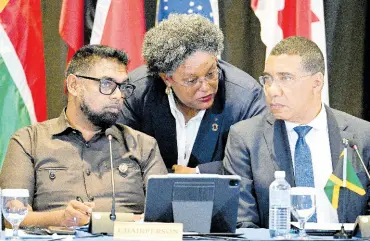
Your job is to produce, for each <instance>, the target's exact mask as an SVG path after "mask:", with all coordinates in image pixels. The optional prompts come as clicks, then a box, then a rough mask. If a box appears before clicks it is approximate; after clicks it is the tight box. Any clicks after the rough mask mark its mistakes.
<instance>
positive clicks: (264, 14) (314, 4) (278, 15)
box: [251, 0, 329, 104]
mask: <svg viewBox="0 0 370 241" xmlns="http://www.w3.org/2000/svg"><path fill="white" fill-rule="evenodd" d="M251 7H252V9H253V10H254V13H255V14H256V16H257V17H258V19H259V21H260V24H261V39H262V42H263V43H264V44H265V45H266V56H268V55H269V54H270V52H271V49H272V48H273V47H274V46H275V45H276V44H277V43H278V42H280V41H281V40H282V39H285V38H288V37H290V36H302V37H306V38H308V39H310V40H312V41H314V42H315V43H316V44H317V45H318V46H319V48H320V49H321V51H322V53H323V55H324V58H325V84H324V88H323V91H322V101H323V102H324V103H326V104H329V89H328V77H327V76H328V75H327V64H326V63H327V56H326V40H325V23H324V5H323V0H273V1H271V0H252V1H251Z"/></svg>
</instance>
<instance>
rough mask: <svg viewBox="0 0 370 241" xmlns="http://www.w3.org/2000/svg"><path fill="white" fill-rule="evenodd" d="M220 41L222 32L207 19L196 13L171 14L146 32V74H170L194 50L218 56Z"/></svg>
mask: <svg viewBox="0 0 370 241" xmlns="http://www.w3.org/2000/svg"><path fill="white" fill-rule="evenodd" d="M223 40H224V36H223V34H222V31H221V30H220V29H219V28H218V27H217V26H216V25H215V24H213V23H212V22H211V21H209V20H208V19H207V18H205V17H203V16H201V15H198V14H171V15H170V16H169V18H168V19H167V20H164V21H162V22H161V23H159V24H158V25H157V26H156V27H154V28H152V29H150V30H149V31H148V32H147V33H146V35H145V38H144V44H143V56H144V59H145V61H146V62H147V66H148V70H149V73H150V74H152V75H156V74H158V73H165V74H169V75H171V74H172V73H173V72H174V71H175V70H176V69H177V68H178V67H179V66H180V65H181V64H182V63H183V62H184V61H185V59H186V58H187V57H189V56H190V55H192V54H194V53H195V52H197V51H203V52H207V53H210V54H214V55H219V54H221V52H222V50H223V48H224V45H223Z"/></svg>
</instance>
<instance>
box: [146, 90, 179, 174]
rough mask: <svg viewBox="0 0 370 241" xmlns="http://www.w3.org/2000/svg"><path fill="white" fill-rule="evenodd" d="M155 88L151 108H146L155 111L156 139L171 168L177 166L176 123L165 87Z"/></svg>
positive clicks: (152, 119) (153, 121) (154, 127)
mask: <svg viewBox="0 0 370 241" xmlns="http://www.w3.org/2000/svg"><path fill="white" fill-rule="evenodd" d="M163 85H164V84H163ZM155 86H156V87H155V90H154V91H152V93H153V96H152V101H151V102H150V103H151V106H150V105H148V106H147V107H146V108H149V109H152V110H155V111H151V115H152V118H151V121H152V125H153V131H154V133H155V134H154V138H155V139H156V140H157V142H158V145H159V146H160V147H161V150H160V151H161V154H162V157H163V160H164V162H165V164H166V166H167V168H171V167H172V166H173V165H175V164H177V139H176V122H175V118H174V117H173V116H172V114H171V110H170V104H169V102H168V97H167V95H166V94H164V89H165V87H163V86H162V87H163V88H160V87H161V84H159V83H158V84H157V85H155Z"/></svg>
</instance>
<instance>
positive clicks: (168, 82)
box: [159, 73, 173, 87]
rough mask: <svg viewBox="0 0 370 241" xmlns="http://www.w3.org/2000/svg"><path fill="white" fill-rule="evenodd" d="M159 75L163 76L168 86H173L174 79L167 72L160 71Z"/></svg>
mask: <svg viewBox="0 0 370 241" xmlns="http://www.w3.org/2000/svg"><path fill="white" fill-rule="evenodd" d="M159 77H161V79H162V80H163V81H164V83H165V84H166V85H167V86H168V87H171V85H172V81H173V80H172V79H171V78H170V77H168V75H166V74H165V73H159Z"/></svg>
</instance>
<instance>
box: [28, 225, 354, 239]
mask: <svg viewBox="0 0 370 241" xmlns="http://www.w3.org/2000/svg"><path fill="white" fill-rule="evenodd" d="M236 232H237V233H242V235H241V236H239V237H222V236H221V237H216V236H206V237H205V236H196V235H194V236H186V237H184V238H183V240H196V241H207V240H216V241H218V240H229V241H238V240H274V239H272V238H270V235H269V230H268V229H252V228H242V229H237V231H236ZM25 238H27V239H30V238H31V237H25ZM32 238H33V239H34V240H72V239H73V240H86V241H89V240H90V241H97V240H103V241H113V240H119V239H116V238H113V237H112V236H101V235H92V234H90V233H87V232H84V231H77V233H76V235H74V236H68V237H67V236H49V238H48V237H47V236H46V237H45V236H42V237H41V236H40V237H39V238H37V237H32ZM354 239H357V238H353V239H352V240H354ZM291 240H298V239H297V238H293V239H291ZM310 240H333V237H332V236H310Z"/></svg>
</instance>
